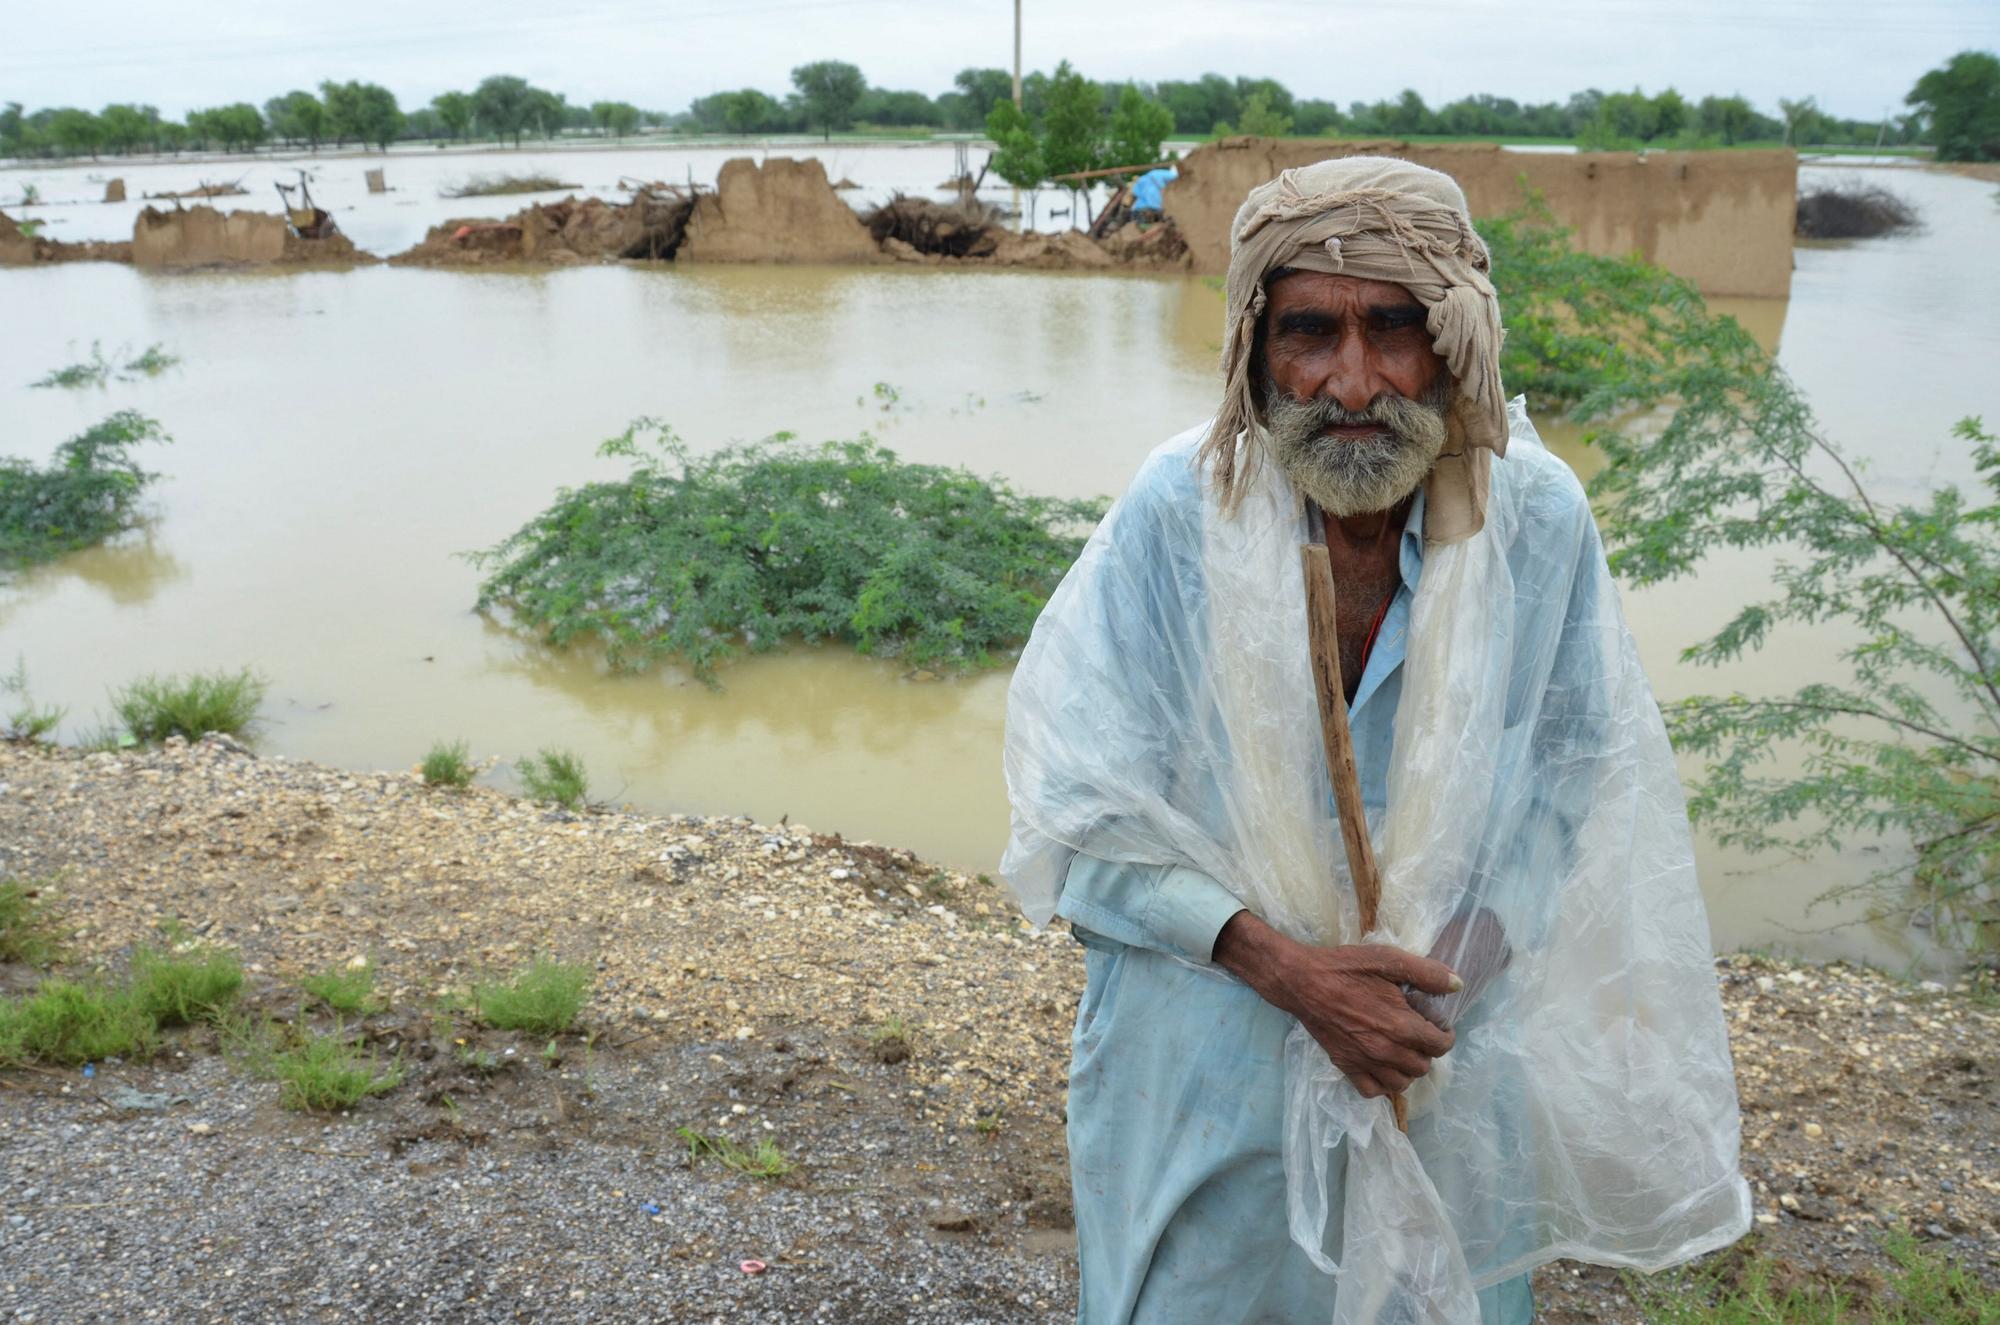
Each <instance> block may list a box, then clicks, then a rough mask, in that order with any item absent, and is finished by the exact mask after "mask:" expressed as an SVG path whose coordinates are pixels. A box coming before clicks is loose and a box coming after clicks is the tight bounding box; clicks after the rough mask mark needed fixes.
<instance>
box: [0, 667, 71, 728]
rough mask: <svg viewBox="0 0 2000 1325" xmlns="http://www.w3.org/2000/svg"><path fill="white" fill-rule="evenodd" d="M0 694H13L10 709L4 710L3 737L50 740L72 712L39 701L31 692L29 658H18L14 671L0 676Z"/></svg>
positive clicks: (0, 718)
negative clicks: (65, 715)
mask: <svg viewBox="0 0 2000 1325" xmlns="http://www.w3.org/2000/svg"><path fill="white" fill-rule="evenodd" d="M0 695H11V696H13V699H12V700H11V701H10V702H9V706H8V708H7V711H6V712H5V713H0V740H7V741H41V740H46V739H47V737H48V735H49V733H50V732H52V731H54V730H55V729H56V727H57V726H58V725H60V724H61V722H62V720H63V715H64V714H65V713H67V712H68V710H67V709H63V708H58V707H56V706H55V705H53V704H37V703H36V702H35V700H34V697H33V696H32V695H30V694H29V693H28V662H27V659H25V658H18V657H17V658H16V659H15V660H14V670H13V671H11V672H9V673H7V674H6V675H5V676H0Z"/></svg>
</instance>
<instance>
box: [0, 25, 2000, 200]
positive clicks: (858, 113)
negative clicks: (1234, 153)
mask: <svg viewBox="0 0 2000 1325" xmlns="http://www.w3.org/2000/svg"><path fill="white" fill-rule="evenodd" d="M791 81H792V86H791V89H790V91H788V92H785V93H784V94H783V95H773V94H771V93H769V92H766V91H763V90H762V89H759V88H747V87H746V88H740V89H737V90H735V91H726V92H717V93H714V94H712V95H709V96H705V97H701V98H698V99H696V100H695V101H694V102H693V104H691V105H690V106H689V107H688V108H687V109H686V110H685V111H681V112H678V113H674V114H668V113H665V112H661V111H646V110H641V109H639V108H638V107H636V106H633V105H631V104H630V103H627V102H622V101H594V102H590V103H587V104H586V103H581V102H571V101H569V100H568V99H567V98H566V97H565V96H564V95H563V94H562V93H560V92H553V91H549V90H548V89H545V88H538V87H535V86H534V85H532V84H530V83H529V82H527V81H526V80H525V79H521V78H516V77H514V76H512V75H507V74H496V75H494V76H493V77H491V78H488V79H486V80H485V81H483V82H482V83H480V84H479V86H478V87H476V88H473V89H472V90H471V91H469V92H444V93H440V94H439V95H438V96H436V97H433V98H432V99H431V101H430V104H428V105H425V106H419V107H415V108H412V109H407V110H406V109H404V108H403V107H401V106H399V105H398V104H397V101H396V97H395V95H394V94H393V93H391V92H390V91H389V90H388V89H387V88H384V87H382V86H380V85H379V84H375V83H361V82H348V83H335V82H326V83H322V84H320V86H319V89H318V90H317V91H305V90H300V91H293V92H287V93H285V94H284V95H282V96H277V97H272V98H271V99H270V100H269V101H266V102H265V103H264V104H263V106H262V107H261V108H260V107H257V106H253V105H251V104H250V103H248V102H237V103H234V104H232V105H227V106H217V107H213V108H210V109H206V110H196V111H190V112H189V113H188V114H187V115H186V116H185V117H184V119H182V120H180V121H175V120H170V119H167V118H165V117H163V116H162V115H160V113H159V112H158V111H157V110H156V109H154V108H153V107H151V106H143V105H128V104H117V105H110V106H106V107H104V108H103V109H102V110H101V111H96V112H91V111H87V110H79V109H76V108H74V107H53V108H46V109H42V110H37V111H33V112H27V111H24V110H23V108H22V106H21V105H20V103H18V102H9V103H7V104H6V105H5V107H4V109H0V155H5V156H11V157H50V156H66V157H74V156H91V157H96V156H101V155H104V154H107V153H110V154H119V155H124V154H130V153H133V152H141V151H144V152H178V151H183V150H200V151H214V150H218V149H219V150H221V151H225V152H237V151H250V150H253V149H256V148H258V147H261V146H265V145H267V144H273V143H277V144H283V145H285V146H288V147H294V148H298V147H304V148H307V149H313V150H316V149H318V148H319V147H322V146H326V145H329V144H330V145H333V146H336V147H339V146H345V145H347V144H350V143H356V144H361V145H363V146H367V147H375V148H386V147H387V146H388V144H390V143H392V142H397V141H400V140H416V141H429V142H437V143H445V142H453V141H480V140H484V141H494V142H505V143H512V144H514V145H516V146H519V144H520V142H521V140H522V139H523V138H524V137H525V138H531V139H535V138H538V139H553V138H556V137H559V136H586V135H595V136H601V137H607V138H623V137H625V136H627V135H628V134H632V133H634V132H637V131H639V130H640V129H642V128H644V129H650V130H656V131H665V132H673V133H683V134H688V133H708V134H734V135H768V134H791V133H818V134H822V135H826V136H831V135H832V134H833V133H835V132H837V131H849V130H857V129H858V130H863V131H866V130H871V129H879V130H889V131H906V132H907V131H918V130H946V131H956V132H961V133H978V132H986V133H988V134H989V136H992V137H993V138H994V141H995V142H996V143H997V144H999V145H1000V146H1001V147H1002V148H1003V149H1008V146H1009V145H1008V144H1007V143H1002V142H1001V141H1000V138H1001V134H1000V133H995V132H994V130H995V128H996V124H995V122H994V120H993V118H992V117H993V116H994V114H995V111H996V109H997V108H998V107H1000V106H1001V105H1002V104H1003V103H1004V104H1005V106H1006V108H1007V113H1006V114H1003V115H1002V118H1001V121H1000V123H999V124H998V125H997V127H998V128H999V130H1001V132H1002V133H1006V134H1010V135H1012V136H1013V138H1014V141H1013V143H1012V149H1013V150H1012V156H1013V161H1012V164H1013V165H1014V166H1016V167H1019V168H1021V169H1023V170H1025V168H1026V165H1028V164H1031V163H1030V162H1028V161H1027V160H1026V158H1025V157H1024V156H1023V153H1024V152H1025V151H1026V149H1027V147H1028V146H1029V145H1030V142H1029V140H1034V141H1035V142H1038V143H1040V144H1041V145H1040V146H1039V147H1037V148H1036V151H1037V152H1047V151H1050V150H1052V151H1053V153H1054V157H1053V161H1052V164H1051V167H1050V169H1049V170H1048V171H1047V174H1063V173H1068V172H1067V171H1065V170H1056V169H1054V168H1053V166H1054V165H1062V166H1066V167H1072V168H1076V169H1087V168H1089V167H1079V166H1075V162H1077V161H1079V160H1083V159H1085V158H1088V159H1089V160H1091V161H1092V162H1094V163H1099V164H1102V163H1103V162H1102V160H1101V158H1100V157H1099V155H1098V154H1097V152H1098V149H1097V148H1096V147H1092V148H1091V149H1090V150H1089V151H1086V150H1085V149H1084V146H1083V144H1084V142H1085V140H1086V139H1089V140H1091V141H1092V142H1099V141H1100V140H1101V145H1102V147H1103V150H1104V151H1107V152H1111V153H1112V154H1113V155H1116V153H1117V151H1119V150H1123V149H1136V148H1138V147H1142V146H1144V145H1145V144H1146V143H1147V142H1148V141H1153V142H1154V146H1155V151H1157V140H1154V139H1153V138H1152V134H1153V130H1154V128H1155V127H1160V128H1161V136H1162V137H1184V138H1203V137H1208V136H1210V135H1217V134H1229V133H1248V134H1265V135H1284V134H1298V135H1307V136H1316V137H1317V136H1328V137H1331V136H1340V137H1350V138H1352V137H1394V138H1409V137H1467V138H1529V139H1534V138H1538V139H1545V140H1549V141H1562V142H1574V143H1577V144H1579V145H1580V146H1583V147H1589V148H1627V147H1640V146H1656V147H1704V146H1719V147H1726V146H1733V145H1736V144H1740V143H1748V142H1771V143H1789V144H1792V145H1794V146H1798V147H1816V146H1822V145H1835V146H1844V145H1856V146H1872V145H1875V144H1877V143H1880V144H1883V145H1897V146H1901V145H1907V144H1914V143H1923V144H1930V145H1933V146H1935V147H1936V149H1937V152H1938V155H1939V157H1941V158H1943V159H1945V160H2000V57H1996V56H1995V55H1994V54H1993V53H1991V52H1987V51H1963V52H1960V53H1959V54H1957V55H1955V56H1953V57H1952V58H1951V59H1950V60H1949V61H1947V62H1946V63H1945V64H1944V65H1943V66H1941V67H1939V68H1937V69H1933V70H1932V71H1930V72H1929V73H1927V74H1925V75H1924V76H1923V77H1922V78H1921V79H1919V80H1918V81H1917V84H1916V86H1915V87H1914V88H1912V89H1911V91H1910V93H1909V95H1908V97H1906V98H1905V104H1906V105H1907V106H1908V107H1909V109H1908V111H1907V112H1906V113H1904V114H1901V115H1896V116H1892V117H1890V118H1889V119H1887V120H1882V121H1875V120H1853V119H1842V118H1839V117H1837V116H1833V115H1829V114H1827V113H1825V112H1824V111H1822V110H1820V109H1819V107H1818V106H1817V104H1815V102H1814V100H1813V98H1811V97H1804V98H1801V99H1798V100H1790V99H1784V98H1781V99H1780V100H1779V101H1778V104H1777V108H1776V110H1777V113H1776V114H1771V113H1769V112H1767V111H1766V110H1762V109H1759V108H1758V107H1755V106H1752V105H1751V104H1750V103H1749V102H1748V101H1747V100H1745V99H1744V98H1743V97H1740V96H1729V97H1715V96H1710V97H1703V98H1701V99H1700V100H1699V101H1692V100H1689V99H1687V98H1685V97H1683V96H1682V95H1681V94H1680V93H1679V92H1677V91H1675V90H1674V89H1673V88H1668V89H1666V90H1665V91H1662V92H1658V93H1654V94H1650V95H1649V94H1647V93H1646V92H1644V91H1641V90H1638V89H1634V90H1633V91H1630V92H1605V91H1602V90H1599V89H1596V88H1591V89H1588V90H1586V91H1583V92H1578V93H1576V94H1575V95H1574V96H1571V97H1570V98H1569V99H1568V100H1566V101H1560V102H1557V101H1548V102H1520V101H1516V100H1514V99H1512V98H1510V97H1501V96H1493V95H1490V94H1486V93H1481V94H1478V95H1474V96H1468V97H1461V98H1459V99H1458V100H1456V101H1452V102H1447V103H1446V104H1444V105H1441V106H1436V107H1433V106H1431V105H1429V104H1428V103H1426V102H1425V100H1424V98H1423V97H1422V96H1421V95H1419V94H1418V93H1417V92H1415V91H1406V92H1404V93H1403V94H1402V95H1401V96H1398V97H1395V98H1391V99H1384V100H1381V101H1372V102H1369V101H1350V102H1348V103H1347V104H1346V105H1345V106H1342V105H1340V104H1338V103H1336V102H1334V101H1331V100H1325V99H1319V98H1300V97H1297V96H1295V95H1294V94H1293V93H1292V91H1291V90H1290V89H1289V88H1287V87H1286V86H1285V85H1284V84H1282V83H1280V82H1278V81H1277V80H1276V79H1271V78H1233V79H1232V78H1225V77H1223V76H1222V75H1221V74H1204V75H1203V76H1202V77H1200V78H1198V79H1191V80H1168V81H1165V82H1159V83H1095V82H1091V81H1089V80H1088V79H1085V78H1083V77H1082V75H1081V74H1079V73H1077V71H1076V70H1074V69H1072V68H1071V67H1070V66H1069V64H1068V62H1067V61H1065V62H1064V63H1063V64H1061V65H1059V66H1058V67H1057V69H1056V70H1055V71H1054V72H1053V73H1045V72H1043V71H1041V70H1037V71H1035V72H1033V73H1030V74H1027V75H1026V76H1024V77H1023V78H1022V80H1021V105H1020V108H1019V110H1018V112H1015V108H1014V105H1013V79H1012V77H1011V76H1010V75H1009V74H1008V72H1007V71H1006V70H1004V69H962V70H960V71H959V73H958V74H957V76H956V77H954V78H953V79H952V86H951V88H950V89H949V90H947V91H945V92H942V93H940V94H938V95H937V96H929V95H926V94H925V93H923V92H917V91H909V90H896V89H891V88H882V87H874V86H872V85H870V84H869V82H868V81H867V79H866V78H865V77H864V76H863V75H862V72H861V70H860V69H859V68H858V67H857V66H855V65H852V64H848V63H846V62H844V61H840V60H819V61H815V62H813V63H811V64H805V65H801V66H799V67H798V68H796V69H794V70H792V80H791ZM1051 117H1053V120H1052V118H1051ZM1093 124H1094V125H1095V128H1093V127H1092V125H1093ZM1023 134H1025V135H1027V138H1026V139H1024V138H1022V135H1023ZM1121 135H1122V136H1121ZM1137 155H1148V154H1147V153H1137ZM1112 164H1119V165H1136V164H1141V163H1140V162H1139V161H1137V160H1136V159H1134V160H1127V161H1118V162H1115V163H1112Z"/></svg>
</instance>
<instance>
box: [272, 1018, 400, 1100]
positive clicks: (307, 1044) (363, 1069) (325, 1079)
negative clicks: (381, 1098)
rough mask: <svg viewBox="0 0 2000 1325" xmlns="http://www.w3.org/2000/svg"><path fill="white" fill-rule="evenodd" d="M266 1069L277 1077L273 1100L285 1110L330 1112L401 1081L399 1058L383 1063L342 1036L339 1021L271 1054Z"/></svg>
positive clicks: (379, 1092) (392, 1087)
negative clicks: (397, 1060)
mask: <svg viewBox="0 0 2000 1325" xmlns="http://www.w3.org/2000/svg"><path fill="white" fill-rule="evenodd" d="M269 1070H270V1073H271V1075H272V1076H274V1077H276V1078H277V1080H278V1102H279V1103H280V1104H282V1105H284V1106H285V1107H286V1108H288V1109H302V1110H307V1111H310V1112H313V1113H334V1112H337V1111H339V1110H341V1109H351V1108H353V1107H354V1106H355V1105H357V1104H359V1103H360V1102H361V1101H362V1100H365V1099H367V1098H368V1097H369V1096H370V1095H381V1094H383V1093H385V1092H387V1091H391V1090H394V1089H395V1088H396V1087H397V1086H399V1085H401V1084H402V1081H403V1069H402V1065H401V1064H400V1063H392V1064H390V1065H388V1066H387V1067H384V1066H383V1065H382V1064H381V1063H380V1062H379V1061H378V1060H377V1059H376V1058H375V1056H374V1055H372V1054H368V1053H364V1052H362V1050H361V1049H360V1048H358V1047H357V1046H356V1045H354V1044H353V1043H352V1042H351V1041H350V1040H348V1038H347V1036H346V1034H345V1033H344V1032H343V1031H342V1029H341V1028H340V1027H339V1026H335V1027H334V1029H333V1030H332V1032H331V1033H329V1034H326V1035H312V1036H308V1037H307V1038H306V1039H305V1040H303V1041H302V1042H301V1043H299V1044H297V1045H295V1046H293V1047H291V1048H287V1049H281V1050H279V1051H278V1052H277V1053H275V1054H273V1055H272V1057H271V1060H270V1069H269Z"/></svg>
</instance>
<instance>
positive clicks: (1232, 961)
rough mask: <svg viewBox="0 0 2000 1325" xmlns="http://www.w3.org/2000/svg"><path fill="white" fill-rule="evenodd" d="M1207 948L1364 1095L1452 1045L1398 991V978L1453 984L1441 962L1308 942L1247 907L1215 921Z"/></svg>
mask: <svg viewBox="0 0 2000 1325" xmlns="http://www.w3.org/2000/svg"><path fill="white" fill-rule="evenodd" d="M1213 956H1214V960H1215V963H1216V964H1217V965H1218V966H1221V967H1223V968H1224V969H1225V970H1228V971H1232V972H1234V973H1235V974H1236V975H1237V976H1238V977H1239V978H1240V979H1241V980H1242V981H1243V982H1244V983H1245V984H1247V985H1249V986H1250V987H1251V988H1252V989H1254V990H1256V991H1257V994H1258V996H1259V997H1260V998H1262V999H1263V1000H1264V1001H1265V1002H1266V1003H1269V1004H1271V1005H1272V1006H1273V1007H1277V1008H1282V1009H1283V1010H1284V1011H1286V1012H1289V1013H1291V1014H1292V1015H1293V1016H1295V1017H1297V1018H1298V1019H1299V1022H1300V1024H1301V1025H1303V1026H1304V1027H1305V1028H1306V1031H1307V1033H1308V1034H1310V1035H1311V1036H1312V1037H1313V1039H1315V1040H1317V1041H1319V1044H1320V1047H1321V1048H1323V1049H1325V1050H1326V1054H1327V1057H1329V1058H1331V1059H1332V1060H1333V1064H1334V1066H1335V1067H1338V1068H1339V1069H1340V1070H1341V1071H1342V1072H1345V1073H1346V1074H1347V1078H1348V1080H1350V1081H1352V1082H1353V1083H1354V1088H1355V1089H1356V1090H1358V1091H1360V1092H1361V1094H1362V1095H1363V1096H1364V1097H1365V1098H1368V1099H1375V1098H1377V1097H1378V1096H1382V1095H1400V1094H1402V1093H1403V1091H1405V1090H1407V1089H1409V1085H1410V1083H1411V1082H1412V1081H1414V1080H1416V1079H1417V1078H1418V1077H1420V1076H1422V1075H1423V1074H1424V1073H1426V1072H1428V1071H1430V1070H1431V1059H1433V1058H1436V1057H1437V1056H1438V1055H1440V1054H1442V1053H1446V1052H1448V1051H1449V1050H1450V1049H1451V1046H1452V1034H1451V1032H1450V1031H1448V1030H1443V1029H1440V1028H1439V1027H1437V1026H1434V1025H1432V1024H1431V1023H1430V1022H1429V1021H1426V1020H1425V1019H1424V1018H1423V1017H1422V1016H1420V1015H1418V1014H1417V1013H1416V1012H1415V1011H1414V1010H1413V1009H1412V1008H1411V1007H1410V1004H1409V1002H1408V1001H1407V999H1406V998H1405V996H1404V992H1403V987H1404V986H1405V985H1408V986H1410V987H1411V988H1413V989H1418V990H1424V991H1427V992H1430V993H1435V994H1450V993H1453V992H1455V991H1457V990H1458V989H1459V988H1460V983H1459V979H1458V977H1457V976H1456V975H1454V974H1452V971H1451V968H1450V967H1448V966H1446V965H1444V963H1442V962H1437V961H1432V960H1431V959H1429V958H1427V957H1419V956H1417V955H1416V954H1415V953H1412V952H1405V951H1403V950H1402V949H1401V948H1392V947H1389V946H1387V945H1386V944H1380V943H1361V944H1355V945H1353V946H1351V947H1344V948H1318V947H1313V946H1312V945H1310V944H1305V943H1300V942H1298V941H1297V940H1295V939H1289V938H1286V937H1285V936H1284V935H1283V934H1280V933H1279V932H1278V931H1277V930H1275V929H1272V928H1271V927H1270V926H1269V925H1267V924H1265V923H1264V922H1263V921H1262V920H1260V919H1258V918H1257V916H1255V915H1253V914H1252V913H1251V912H1249V911H1238V912H1237V913H1236V914H1235V915H1234V916H1232V917H1231V918H1230V920H1229V923H1228V924H1226V925H1224V926H1223V927H1222V932H1221V933H1220V934H1218V935H1217V936H1216V940H1215V951H1214V954H1213Z"/></svg>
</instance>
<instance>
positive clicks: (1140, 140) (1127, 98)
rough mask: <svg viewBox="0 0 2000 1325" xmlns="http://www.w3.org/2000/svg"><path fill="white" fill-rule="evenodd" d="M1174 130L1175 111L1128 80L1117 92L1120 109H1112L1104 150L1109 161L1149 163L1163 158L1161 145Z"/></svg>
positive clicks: (1114, 163)
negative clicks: (1151, 97)
mask: <svg viewBox="0 0 2000 1325" xmlns="http://www.w3.org/2000/svg"><path fill="white" fill-rule="evenodd" d="M1173 131H1174V113H1173V112H1172V111H1170V110H1168V109H1167V108H1166V107H1165V106H1162V105H1161V104H1160V103H1159V102H1157V101H1153V100H1150V99H1148V98H1147V97H1146V96H1145V95H1144V94H1143V93H1141V92H1140V91H1139V89H1138V88H1136V87H1134V86H1132V85H1131V84H1130V83H1127V84H1126V85H1125V87H1124V89H1123V90H1122V91H1120V92H1119V93H1118V108H1117V109H1116V110H1114V111H1112V112H1111V129H1110V132H1109V134H1108V139H1109V141H1108V142H1107V144H1106V146H1105V149H1104V155H1105V157H1106V158H1107V159H1108V160H1107V164H1110V165H1119V166H1143V165H1150V164H1152V163H1153V162H1155V161H1158V160H1159V159H1160V144H1161V143H1162V142H1164V141H1166V137H1167V135H1168V134H1170V133H1172V132H1173Z"/></svg>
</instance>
